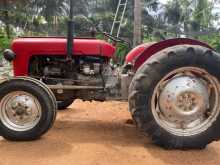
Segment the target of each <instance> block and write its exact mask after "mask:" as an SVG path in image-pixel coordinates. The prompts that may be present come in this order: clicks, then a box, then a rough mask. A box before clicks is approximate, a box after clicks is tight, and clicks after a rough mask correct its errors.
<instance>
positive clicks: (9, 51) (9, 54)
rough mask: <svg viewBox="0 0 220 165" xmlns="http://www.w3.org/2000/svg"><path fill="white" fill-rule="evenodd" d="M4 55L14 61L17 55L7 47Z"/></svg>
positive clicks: (8, 59)
mask: <svg viewBox="0 0 220 165" xmlns="http://www.w3.org/2000/svg"><path fill="white" fill-rule="evenodd" d="M3 56H4V58H5V59H6V60H7V61H9V62H11V61H13V60H14V59H15V57H16V55H15V53H14V52H13V51H12V50H10V49H6V50H5V51H4V53H3Z"/></svg>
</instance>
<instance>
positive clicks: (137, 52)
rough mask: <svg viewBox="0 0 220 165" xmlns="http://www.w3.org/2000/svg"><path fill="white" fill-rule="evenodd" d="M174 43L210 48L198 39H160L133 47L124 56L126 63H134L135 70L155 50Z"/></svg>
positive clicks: (155, 51)
mask: <svg viewBox="0 0 220 165" xmlns="http://www.w3.org/2000/svg"><path fill="white" fill-rule="evenodd" d="M176 45H201V46H204V47H207V48H209V49H213V48H211V47H210V46H209V45H208V44H206V43H203V42H201V41H198V40H193V39H188V38H175V39H169V40H165V41H161V42H158V43H154V44H152V43H151V44H149V45H147V44H146V46H144V44H143V45H141V46H138V47H137V48H134V49H133V50H132V51H131V52H130V53H129V54H128V55H129V57H128V58H126V63H129V62H132V64H133V65H134V70H137V69H138V68H139V67H140V66H141V65H142V64H143V63H144V62H145V61H147V60H148V59H149V58H150V57H151V56H152V55H154V54H156V53H157V52H159V51H161V50H163V49H165V48H168V47H172V46H176Z"/></svg>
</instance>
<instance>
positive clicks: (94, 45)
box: [12, 37, 115, 58]
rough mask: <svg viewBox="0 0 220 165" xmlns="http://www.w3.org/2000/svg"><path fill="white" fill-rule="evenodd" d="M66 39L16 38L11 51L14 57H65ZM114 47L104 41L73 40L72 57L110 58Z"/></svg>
mask: <svg viewBox="0 0 220 165" xmlns="http://www.w3.org/2000/svg"><path fill="white" fill-rule="evenodd" d="M66 43H67V40H66V38H58V37H56V38H18V39H15V40H14V41H13V43H12V50H13V51H14V52H15V54H16V55H18V56H20V55H22V54H25V55H26V56H27V55H28V56H32V55H44V54H48V55H65V54H66ZM114 53H115V47H113V46H112V45H111V44H109V43H108V42H106V41H102V40H97V39H84V38H76V39H74V48H73V54H74V55H93V56H94V55H95V56H105V57H109V58H111V57H112V56H113V54H114Z"/></svg>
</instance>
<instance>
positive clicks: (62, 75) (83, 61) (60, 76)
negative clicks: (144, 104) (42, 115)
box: [29, 55, 120, 101]
mask: <svg viewBox="0 0 220 165" xmlns="http://www.w3.org/2000/svg"><path fill="white" fill-rule="evenodd" d="M29 74H30V76H31V77H33V78H37V79H40V80H42V81H43V82H44V83H46V84H47V85H62V86H68V87H70V86H83V87H85V90H82V89H80V90H75V91H74V92H70V91H71V90H66V91H65V90H57V91H56V92H55V93H56V94H57V95H56V97H58V98H59V97H60V98H61V99H63V98H62V97H76V98H82V99H85V100H101V101H102V100H105V99H106V96H107V93H108V95H111V93H112V95H115V94H116V93H119V90H117V89H115V88H117V87H118V88H119V87H120V85H119V81H120V80H119V79H120V78H119V72H118V70H117V69H113V67H111V65H110V64H109V59H108V58H105V57H100V56H75V57H74V60H73V62H71V64H67V61H66V59H65V57H64V56H45V55H43V56H34V57H32V59H31V60H30V65H29ZM86 87H88V88H89V90H88V89H87V90H86ZM92 87H94V90H93V89H92ZM104 88H105V89H108V90H109V91H104V90H103V89H104ZM97 89H99V90H97ZM88 92H90V93H91V95H88ZM68 93H69V95H68Z"/></svg>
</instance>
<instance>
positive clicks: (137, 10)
mask: <svg viewBox="0 0 220 165" xmlns="http://www.w3.org/2000/svg"><path fill="white" fill-rule="evenodd" d="M141 16H142V6H141V0H134V37H133V46H134V47H135V46H137V45H139V44H140V43H141V42H142V41H141Z"/></svg>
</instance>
